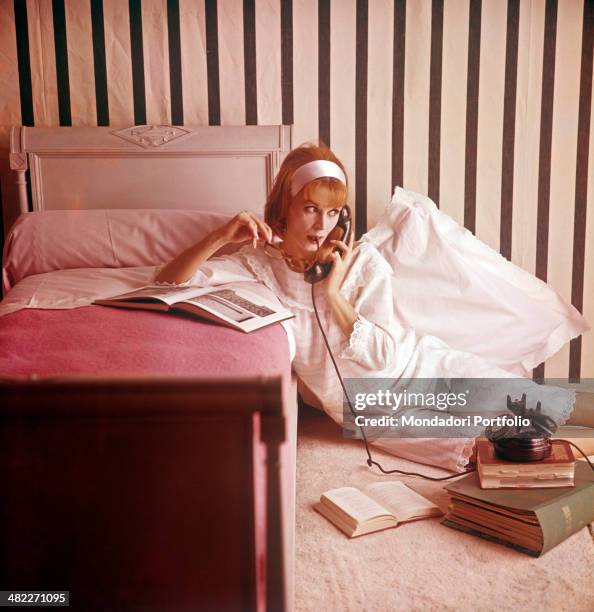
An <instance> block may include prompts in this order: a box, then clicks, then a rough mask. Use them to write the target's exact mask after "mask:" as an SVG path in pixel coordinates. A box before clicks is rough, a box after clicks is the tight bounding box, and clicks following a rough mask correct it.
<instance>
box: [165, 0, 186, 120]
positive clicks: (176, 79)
mask: <svg viewBox="0 0 594 612" xmlns="http://www.w3.org/2000/svg"><path fill="white" fill-rule="evenodd" d="M179 30H180V25H179V0H167V36H168V42H169V88H170V90H171V123H172V125H183V124H184V96H183V90H182V66H181V37H180V32H179Z"/></svg>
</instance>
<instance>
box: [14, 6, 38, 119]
mask: <svg viewBox="0 0 594 612" xmlns="http://www.w3.org/2000/svg"><path fill="white" fill-rule="evenodd" d="M14 25H15V33H16V43H17V61H18V66H19V91H20V94H21V123H22V124H23V125H28V126H33V125H35V117H34V116H33V87H32V85H31V63H30V60H29V28H28V25H27V2H26V0H14Z"/></svg>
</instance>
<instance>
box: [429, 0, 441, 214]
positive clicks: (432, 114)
mask: <svg viewBox="0 0 594 612" xmlns="http://www.w3.org/2000/svg"><path fill="white" fill-rule="evenodd" d="M442 49H443V0H433V2H432V5H431V64H430V69H429V72H430V79H429V156H428V157H429V168H428V177H429V180H428V187H429V197H430V198H431V199H432V200H433V201H434V202H435V203H436V204H437V206H439V166H440V142H441V72H442V70H441V67H442V55H443V51H442Z"/></svg>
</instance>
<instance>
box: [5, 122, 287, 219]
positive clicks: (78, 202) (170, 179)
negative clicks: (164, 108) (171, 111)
mask: <svg viewBox="0 0 594 612" xmlns="http://www.w3.org/2000/svg"><path fill="white" fill-rule="evenodd" d="M291 147H292V126H237V127H230V126H229V127H227V126H209V127H187V126H168V125H144V126H132V127H128V128H123V129H115V128H112V127H52V128H42V127H22V126H17V127H13V128H12V129H11V135H10V167H11V169H12V170H14V171H16V172H17V181H16V182H17V185H18V193H19V207H20V212H21V213H24V212H27V210H31V209H32V210H33V211H40V210H64V209H67V210H76V209H97V208H119V209H121V208H127V209H130V208H161V209H180V208H181V209H195V210H216V211H218V212H222V213H231V214H232V213H235V212H237V211H239V210H242V209H244V208H250V209H253V210H261V209H262V208H263V206H264V202H265V200H266V195H267V194H268V192H269V191H270V189H271V187H272V181H273V179H274V176H275V174H276V172H277V170H278V168H279V166H280V163H281V162H282V160H283V158H284V156H285V155H286V154H287V152H288V151H290V150H291ZM27 169H29V170H30V176H31V195H32V202H31V207H29V204H28V197H27V183H26V171H27Z"/></svg>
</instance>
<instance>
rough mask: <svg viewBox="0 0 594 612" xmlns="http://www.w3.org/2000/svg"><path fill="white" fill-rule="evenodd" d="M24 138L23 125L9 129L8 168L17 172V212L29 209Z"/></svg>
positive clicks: (21, 212) (24, 211)
mask: <svg viewBox="0 0 594 612" xmlns="http://www.w3.org/2000/svg"><path fill="white" fill-rule="evenodd" d="M24 139H25V127H22V126H13V127H12V128H11V129H10V169H11V170H14V171H15V172H16V173H17V179H16V184H17V189H18V192H19V212H20V214H23V213H26V212H28V210H29V203H28V197H27V176H26V172H27V169H28V167H29V166H28V163H27V153H25V152H23V149H24V147H23V142H24Z"/></svg>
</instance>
